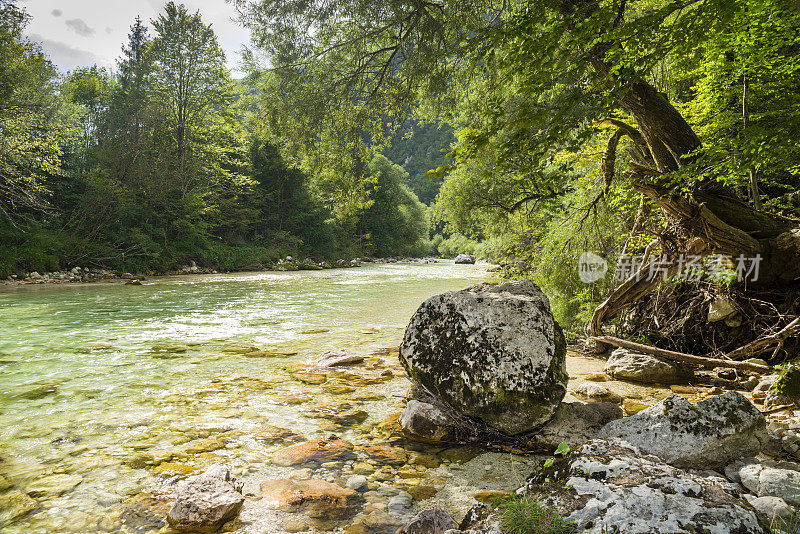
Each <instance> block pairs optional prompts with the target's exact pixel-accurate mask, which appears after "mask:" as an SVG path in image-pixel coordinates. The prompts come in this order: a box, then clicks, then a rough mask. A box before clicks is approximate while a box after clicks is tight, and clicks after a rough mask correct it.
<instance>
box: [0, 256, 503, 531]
mask: <svg viewBox="0 0 800 534" xmlns="http://www.w3.org/2000/svg"><path fill="white" fill-rule="evenodd" d="M489 276H490V275H487V274H486V266H468V265H453V264H452V263H451V262H443V263H438V264H432V265H398V264H393V265H371V266H365V267H362V268H357V269H339V270H325V271H301V272H286V273H275V272H269V273H262V272H259V273H237V274H219V275H204V276H176V277H163V278H154V279H151V280H148V281H146V282H145V284H144V285H142V286H127V285H124V284H123V283H122V282H121V281H114V282H113V283H111V282H109V283H95V284H67V285H37V286H30V285H28V286H14V287H5V288H1V289H0V373H2V374H0V377H2V378H1V379H0V432H1V437H0V458H2V461H0V476H2V479H0V484H2V485H3V486H11V487H10V488H8V491H7V493H6V495H9V494H12V493H13V494H14V495H17V492H22V493H27V494H29V495H31V496H32V497H33V499H34V501H35V508H33V509H32V510H31V512H30V513H28V514H27V515H26V516H24V517H22V518H20V519H18V520H17V521H14V522H13V523H11V524H8V525H6V526H5V528H4V529H3V532H7V533H9V534H16V533H23V532H24V533H33V532H47V533H51V532H94V531H109V532H117V531H122V532H147V531H150V530H151V529H152V530H154V531H157V530H158V528H155V527H156V525H155V524H153V525H149V524H148V521H147V520H146V519H141V518H139V519H141V520H139V519H137V518H133V519H131V517H130V515H131V514H128V515H127V516H126V515H125V503H126V502H127V501H128V500H129V499H131V498H132V497H135V496H136V495H139V494H141V493H142V492H153V493H154V492H157V491H158V489H159V488H162V487H164V486H165V485H168V484H171V483H173V482H174V481H175V480H176V478H177V477H172V478H170V476H169V475H174V473H170V472H164V473H160V474H159V473H155V472H154V471H155V470H154V468H153V466H152V465H143V464H142V463H141V462H140V461H138V460H137V458H148V457H155V458H159V455H162V457H163V455H164V454H166V455H167V457H168V456H169V454H170V451H174V450H177V449H180V450H181V451H185V450H186V447H187V443H188V444H189V445H191V444H192V443H195V442H199V443H203V439H204V438H206V440H207V438H208V437H209V436H214V435H216V434H218V433H225V436H227V438H226V440H225V447H224V448H223V449H214V448H213V447H210V448H211V449H212V450H211V451H208V450H206V451H199V452H197V454H196V455H197V456H198V457H201V456H202V454H205V455H206V457H204V458H201V459H198V458H196V457H194V456H192V455H191V454H189V455H188V456H187V455H186V454H185V453H181V455H180V456H179V457H178V461H180V462H183V463H186V464H194V465H202V463H203V462H204V461H206V460H207V461H208V462H211V461H212V460H214V459H219V457H222V458H223V459H225V461H226V462H228V463H230V464H231V465H233V466H235V468H236V469H237V472H238V473H239V474H240V475H241V476H244V477H245V478H246V479H247V477H254V476H256V475H258V476H260V477H261V478H265V477H268V476H269V475H270V474H271V473H270V469H271V467H270V466H269V462H268V458H269V454H270V453H271V452H272V450H274V448H275V447H270V446H264V445H261V444H259V443H257V442H254V440H252V439H250V438H249V433H250V432H251V431H252V430H253V429H254V428H256V427H257V426H258V425H260V424H264V423H267V424H270V425H276V426H280V427H286V428H290V429H292V430H294V431H296V432H299V433H302V434H304V435H306V436H307V437H318V436H321V435H324V434H326V433H328V432H329V431H330V430H331V428H330V424H328V425H327V427H325V425H326V423H327V422H326V421H325V420H324V419H318V418H315V417H309V416H307V415H306V414H304V411H303V409H302V408H303V406H304V405H305V404H309V403H310V404H313V405H316V404H320V403H326V402H334V401H336V402H341V401H342V399H343V397H342V391H345V389H343V388H342V387H341V385H340V386H339V388H338V389H337V388H336V387H335V386H331V383H328V384H327V385H324V384H323V385H320V384H307V383H303V382H302V381H299V380H297V379H296V377H293V376H292V375H291V374H289V373H287V371H286V366H287V364H288V365H289V368H290V369H291V368H292V367H291V364H292V362H298V361H304V360H307V359H308V358H309V357H312V356H314V355H317V354H319V353H320V352H323V351H326V350H331V349H347V350H350V351H353V352H357V353H360V354H371V353H373V352H376V351H379V349H383V348H385V347H390V346H395V345H398V344H399V342H400V340H401V338H402V334H403V330H404V327H405V325H406V323H407V321H408V319H409V317H410V316H411V315H412V314H413V312H414V310H415V309H416V308H417V306H418V305H419V304H420V303H421V302H422V301H423V300H424V299H425V298H427V297H429V296H431V295H434V294H436V293H440V292H443V291H448V290H455V289H462V288H465V287H468V286H470V285H473V284H475V283H477V282H479V281H481V280H485V279H488V277H489ZM237 347H253V348H258V349H259V350H260V351H261V352H258V353H255V356H258V357H253V355H252V354H251V355H243V354H236V352H241V351H245V350H252V349H249V348H244V349H241V350H239V349H238V348H237ZM281 353H288V354H285V355H284V354H281ZM292 353H295V354H292ZM394 360H395V361H393V362H389V363H388V364H387V368H388V369H390V373H389V374H392V373H393V375H394V377H395V378H393V379H392V380H389V381H387V382H383V383H379V384H375V385H371V386H370V385H367V386H365V387H363V388H359V391H358V392H359V394H360V395H361V397H360V398H359V399H358V400H355V401H353V400H352V399H350V398H348V397H345V398H344V400H346V401H348V402H355V403H356V404H357V405H358V407H359V408H361V409H363V410H365V411H366V412H368V413H369V418H368V420H367V421H365V422H363V423H360V424H359V425H355V424H354V425H352V428H351V426H350V425H345V426H344V427H339V428H334V430H337V432H336V433H337V434H338V435H340V436H342V437H344V438H346V439H351V440H354V441H359V440H361V441H363V437H362V434H363V433H364V431H365V428H367V429H368V428H369V427H370V426H374V424H375V423H377V422H379V421H381V420H382V419H383V418H385V417H386V415H387V414H389V413H390V412H392V411H397V409H398V404H397V400H398V399H397V398H394V397H393V395H398V396H400V395H402V394H403V392H404V391H405V388H407V386H408V384H407V382H405V379H404V378H403V379H402V380H400V379H399V377H400V376H401V374H402V371H400V370H399V368H398V367H397V364H396V357H395V358H394ZM392 370H393V371H392ZM365 392H366V394H365ZM370 393H371V396H370V395H369V394H370ZM295 401H296V402H295ZM356 426H358V428H355V427H356ZM322 427H325V428H322ZM198 440H199V441H198ZM200 448H201V449H202V446H201V447H200ZM173 463H174V462H173ZM272 474H275V473H272ZM256 478H258V477H257V476H256ZM26 502H27V503H28V505H29V506H32V505H31V504H30V501H26ZM17 504H19V503H17ZM264 528H265V529H266V530H264V531H267V530H270V531H271V529H268V528H267V527H264ZM251 531H253V532H256V531H258V532H261V531H262V530H252V529H251ZM275 531H276V532H279V531H280V528H278V529H277V530H275Z"/></svg>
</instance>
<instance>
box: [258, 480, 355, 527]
mask: <svg viewBox="0 0 800 534" xmlns="http://www.w3.org/2000/svg"><path fill="white" fill-rule="evenodd" d="M260 496H261V498H262V503H263V504H264V505H265V506H267V507H269V508H275V509H277V510H280V511H282V512H303V513H305V514H306V515H307V516H308V517H312V518H321V519H345V518H347V517H350V516H352V515H355V513H356V512H357V511H358V507H359V505H360V504H361V503H362V502H363V498H362V497H361V495H359V493H358V492H356V491H355V490H353V489H350V488H343V487H341V486H338V485H336V484H333V483H331V482H327V481H325V480H316V479H311V480H290V479H281V480H265V481H263V482H262V483H261V495H260Z"/></svg>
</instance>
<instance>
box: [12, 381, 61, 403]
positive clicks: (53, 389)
mask: <svg viewBox="0 0 800 534" xmlns="http://www.w3.org/2000/svg"><path fill="white" fill-rule="evenodd" d="M60 385H61V383H60V382H47V383H45V384H36V385H34V386H33V387H31V388H29V389H27V390H25V391H23V392H22V393H20V394H19V397H20V398H22V399H25V400H39V399H43V398H45V397H48V396H50V395H55V394H56V393H58V386H60Z"/></svg>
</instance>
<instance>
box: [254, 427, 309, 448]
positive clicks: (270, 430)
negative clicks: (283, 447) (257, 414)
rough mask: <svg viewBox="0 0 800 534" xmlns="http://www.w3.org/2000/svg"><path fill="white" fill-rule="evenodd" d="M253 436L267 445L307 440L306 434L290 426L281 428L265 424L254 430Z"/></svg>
mask: <svg viewBox="0 0 800 534" xmlns="http://www.w3.org/2000/svg"><path fill="white" fill-rule="evenodd" d="M252 435H253V437H254V438H255V439H256V440H258V441H260V442H262V443H265V444H267V445H274V444H276V443H299V442H301V441H306V438H305V436H303V435H302V434H298V433H297V432H294V431H293V430H289V429H288V428H281V427H278V426H272V425H267V424H263V425H261V426H260V427H258V428H256V429H255V430H254V431H253V432H252Z"/></svg>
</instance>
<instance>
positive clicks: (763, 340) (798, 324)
mask: <svg viewBox="0 0 800 534" xmlns="http://www.w3.org/2000/svg"><path fill="white" fill-rule="evenodd" d="M799 332H800V317H798V318H797V319H795V320H794V321H792V322H791V323H789V324H787V325H786V326H785V327H783V329H782V330H780V331H779V332H776V333H774V334H771V335H769V336H764V337H760V338H758V339H756V340H755V341H752V342H751V343H748V344H747V345H745V346H743V347H739V348H738V349H736V350H733V351H731V352H729V353H728V354H726V356H727V357H728V358H730V359H731V360H743V359H745V358H748V357H753V356H755V355H756V354H760V353H762V352H765V351H767V350H769V349H770V348H772V346H773V345H774V346H775V351H776V352H777V351H778V350H780V349H781V348H783V343H784V341H786V340H787V339H788V338H790V337H791V336H794V335H797V334H798V333H799Z"/></svg>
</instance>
